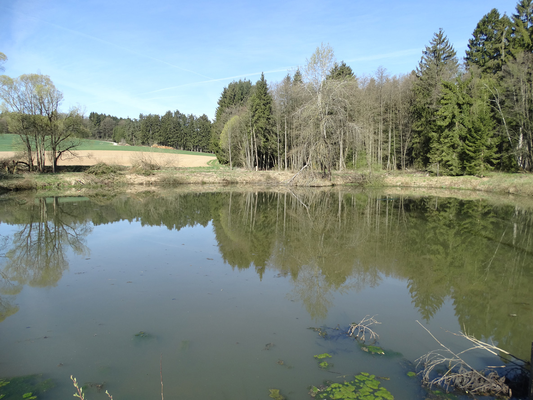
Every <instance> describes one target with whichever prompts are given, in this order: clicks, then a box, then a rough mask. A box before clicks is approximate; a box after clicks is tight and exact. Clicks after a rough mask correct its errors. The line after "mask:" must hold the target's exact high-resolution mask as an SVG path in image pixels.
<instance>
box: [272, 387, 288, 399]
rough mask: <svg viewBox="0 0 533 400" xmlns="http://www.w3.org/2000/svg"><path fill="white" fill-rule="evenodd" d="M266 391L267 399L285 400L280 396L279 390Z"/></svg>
mask: <svg viewBox="0 0 533 400" xmlns="http://www.w3.org/2000/svg"><path fill="white" fill-rule="evenodd" d="M268 391H269V392H270V394H269V395H268V397H270V398H272V399H274V400H285V397H283V396H282V395H281V394H280V392H279V389H268Z"/></svg>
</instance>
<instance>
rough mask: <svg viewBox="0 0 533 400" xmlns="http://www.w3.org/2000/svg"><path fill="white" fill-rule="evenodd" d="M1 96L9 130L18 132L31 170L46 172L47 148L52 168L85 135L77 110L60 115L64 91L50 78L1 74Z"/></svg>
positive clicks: (54, 168) (37, 75)
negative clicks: (13, 76) (14, 76)
mask: <svg viewBox="0 0 533 400" xmlns="http://www.w3.org/2000/svg"><path fill="white" fill-rule="evenodd" d="M0 99H2V100H3V102H4V107H5V110H6V111H7V114H6V118H7V122H8V129H9V131H10V132H12V133H15V134H17V135H19V137H20V139H21V143H22V144H23V146H24V151H25V152H26V158H27V164H28V166H29V168H30V170H32V171H33V170H37V171H39V172H44V170H45V165H46V153H45V152H46V151H49V152H50V158H51V160H52V169H53V171H54V172H55V171H56V167H57V162H58V160H59V158H60V157H61V156H62V155H63V154H64V153H69V152H71V151H72V150H73V149H75V148H76V147H77V146H78V144H79V140H78V139H77V138H78V137H80V136H83V135H84V132H85V128H84V126H83V118H82V116H81V114H80V112H79V111H78V110H77V109H72V110H70V111H69V112H68V113H67V114H60V112H59V105H60V104H61V102H62V100H63V94H62V93H61V92H60V91H59V90H57V89H56V87H55V86H54V84H53V82H52V80H51V79H50V77H48V76H46V75H40V74H27V75H21V76H19V77H18V78H15V79H12V78H10V77H8V76H6V75H2V76H0Z"/></svg>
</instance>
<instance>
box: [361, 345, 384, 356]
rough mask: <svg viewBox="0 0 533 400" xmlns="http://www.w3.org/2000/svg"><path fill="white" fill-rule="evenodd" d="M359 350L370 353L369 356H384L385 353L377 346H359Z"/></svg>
mask: <svg viewBox="0 0 533 400" xmlns="http://www.w3.org/2000/svg"><path fill="white" fill-rule="evenodd" d="M361 350H363V351H364V352H367V353H370V354H379V355H385V351H384V350H383V349H382V348H381V347H379V346H373V345H371V346H365V345H362V346H361Z"/></svg>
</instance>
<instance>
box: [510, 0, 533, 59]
mask: <svg viewBox="0 0 533 400" xmlns="http://www.w3.org/2000/svg"><path fill="white" fill-rule="evenodd" d="M513 51H514V53H515V55H516V54H518V53H520V52H522V51H528V52H531V51H533V0H520V1H519V2H518V4H517V5H516V13H515V14H513Z"/></svg>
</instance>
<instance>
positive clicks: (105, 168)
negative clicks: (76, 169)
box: [85, 163, 123, 176]
mask: <svg viewBox="0 0 533 400" xmlns="http://www.w3.org/2000/svg"><path fill="white" fill-rule="evenodd" d="M122 169H123V168H121V167H119V166H117V165H108V164H106V163H98V164H95V165H92V166H91V167H89V168H88V169H87V170H86V171H85V173H86V174H90V175H95V176H103V175H110V174H117V173H118V172H120V171H121V170H122Z"/></svg>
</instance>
